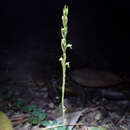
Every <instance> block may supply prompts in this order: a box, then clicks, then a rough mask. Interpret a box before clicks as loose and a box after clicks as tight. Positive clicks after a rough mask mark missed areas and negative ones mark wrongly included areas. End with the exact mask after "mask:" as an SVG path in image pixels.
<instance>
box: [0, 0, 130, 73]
mask: <svg viewBox="0 0 130 130" xmlns="http://www.w3.org/2000/svg"><path fill="white" fill-rule="evenodd" d="M65 3H67V4H68V5H69V34H68V41H69V43H72V44H73V50H72V51H70V52H68V55H69V57H70V60H71V63H72V65H71V66H72V67H71V68H78V67H94V68H101V69H107V70H111V71H123V72H129V71H130V48H129V44H130V38H129V34H130V18H129V17H130V9H129V6H130V5H129V3H128V2H127V1H115V0H113V1H111V0H109V1H106V0H99V1H97V0H86V1H85V2H83V1H76V0H73V1H72V0H68V1H66V2H65V1H62V0H59V1H54V0H51V1H50V0H48V1H43V0H37V1H33V0H32V1H30V0H22V1H18V0H17V1H16V0H11V1H10V0H8V1H7V0H4V1H1V2H0V54H1V55H0V58H1V64H2V63H3V62H4V60H9V59H10V57H12V58H13V59H15V60H16V62H18V61H19V62H20V60H21V62H23V61H28V60H29V59H33V60H40V61H43V62H44V61H45V59H48V61H49V62H44V63H43V64H48V63H51V65H55V64H56V63H58V58H59V57H60V54H61V51H60V38H61V35H60V28H61V15H62V8H63V6H64V4H65ZM48 55H49V57H48ZM50 55H51V56H50ZM21 62H20V63H21ZM8 64H9V63H8Z"/></svg>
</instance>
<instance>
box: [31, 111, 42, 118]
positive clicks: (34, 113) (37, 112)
mask: <svg viewBox="0 0 130 130" xmlns="http://www.w3.org/2000/svg"><path fill="white" fill-rule="evenodd" d="M32 114H33V116H34V117H38V116H39V115H40V114H41V113H40V112H39V111H34V112H33V113H32Z"/></svg>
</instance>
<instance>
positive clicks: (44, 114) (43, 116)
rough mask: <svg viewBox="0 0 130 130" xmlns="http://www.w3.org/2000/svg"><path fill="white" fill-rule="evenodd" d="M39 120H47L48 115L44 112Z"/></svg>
mask: <svg viewBox="0 0 130 130" xmlns="http://www.w3.org/2000/svg"><path fill="white" fill-rule="evenodd" d="M38 117H39V120H45V118H46V113H44V112H42V113H41V114H39V116H38Z"/></svg>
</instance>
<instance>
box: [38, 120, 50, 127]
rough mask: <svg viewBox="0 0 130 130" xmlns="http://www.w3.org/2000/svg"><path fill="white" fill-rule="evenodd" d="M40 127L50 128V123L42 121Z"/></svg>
mask: <svg viewBox="0 0 130 130" xmlns="http://www.w3.org/2000/svg"><path fill="white" fill-rule="evenodd" d="M40 125H41V126H43V127H47V126H49V121H40Z"/></svg>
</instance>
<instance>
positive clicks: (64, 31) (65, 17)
mask: <svg viewBox="0 0 130 130" xmlns="http://www.w3.org/2000/svg"><path fill="white" fill-rule="evenodd" d="M62 23H63V27H62V28H61V35H62V39H61V49H62V52H63V54H62V56H61V58H60V61H61V65H62V100H61V103H62V116H63V123H64V130H65V129H66V118H65V111H66V108H65V106H64V97H65V82H66V66H68V67H69V62H66V58H67V56H66V50H67V48H72V45H71V44H67V42H66V37H67V33H68V27H67V24H68V7H67V6H66V5H65V6H64V8H63V15H62Z"/></svg>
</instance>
